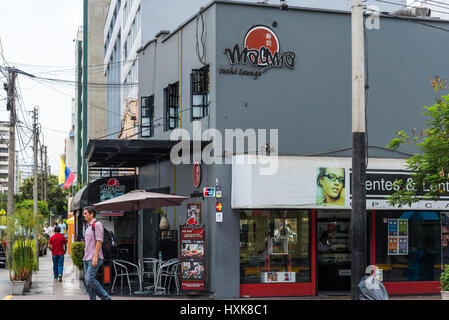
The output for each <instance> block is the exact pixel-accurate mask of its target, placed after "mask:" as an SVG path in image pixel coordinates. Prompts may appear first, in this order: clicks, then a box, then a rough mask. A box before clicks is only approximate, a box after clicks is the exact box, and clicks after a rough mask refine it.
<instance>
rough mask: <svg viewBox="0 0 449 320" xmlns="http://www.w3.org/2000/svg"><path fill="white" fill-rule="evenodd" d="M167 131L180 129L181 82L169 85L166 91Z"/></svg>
mask: <svg viewBox="0 0 449 320" xmlns="http://www.w3.org/2000/svg"><path fill="white" fill-rule="evenodd" d="M164 100H165V131H168V130H171V129H175V128H177V127H178V116H179V111H178V110H179V82H175V83H173V84H169V85H168V87H167V88H165V89H164Z"/></svg>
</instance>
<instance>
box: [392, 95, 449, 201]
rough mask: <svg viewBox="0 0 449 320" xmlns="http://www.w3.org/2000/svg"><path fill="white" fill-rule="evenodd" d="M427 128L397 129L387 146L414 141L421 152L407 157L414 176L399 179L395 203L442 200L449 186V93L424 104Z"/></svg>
mask: <svg viewBox="0 0 449 320" xmlns="http://www.w3.org/2000/svg"><path fill="white" fill-rule="evenodd" d="M424 109H425V110H426V111H425V112H424V113H423V114H424V115H425V116H426V117H427V120H426V122H425V123H426V125H427V126H428V128H427V129H424V130H423V131H420V132H415V131H414V130H412V132H411V133H410V134H409V133H407V132H405V131H404V130H401V131H399V132H397V136H396V138H393V139H392V140H391V141H390V143H389V144H387V147H389V148H391V149H392V150H397V149H398V148H399V147H400V146H401V145H403V144H406V143H413V144H414V145H416V147H417V148H418V153H417V154H415V155H413V156H411V157H410V158H408V159H407V161H406V168H407V169H409V170H411V172H412V173H411V177H410V178H411V179H408V181H406V182H404V181H402V180H396V181H395V185H396V186H398V188H399V190H398V191H396V192H395V193H394V194H393V195H392V196H391V197H389V198H388V199H387V202H388V203H389V204H391V205H393V206H394V205H398V206H400V207H401V206H403V205H409V206H411V204H412V203H414V202H418V201H420V200H433V201H435V200H438V199H439V198H440V196H441V195H442V194H443V193H444V192H445V191H446V192H447V191H448V189H449V188H447V187H448V186H449V156H448V155H449V95H446V96H444V95H443V96H441V99H438V100H437V103H436V104H435V105H433V106H431V107H424Z"/></svg>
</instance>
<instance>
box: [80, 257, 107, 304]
mask: <svg viewBox="0 0 449 320" xmlns="http://www.w3.org/2000/svg"><path fill="white" fill-rule="evenodd" d="M102 264H103V259H98V263H97V266H96V267H92V260H88V261H84V283H85V284H86V288H87V293H88V294H89V299H90V300H96V299H97V296H99V297H100V299H101V300H109V299H111V297H110V296H109V294H108V293H107V292H106V290H104V288H103V287H102V286H101V284H100V282H98V280H97V278H96V277H97V272H98V269H99V268H100V266H101V265H102Z"/></svg>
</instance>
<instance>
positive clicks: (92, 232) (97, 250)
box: [83, 207, 111, 300]
mask: <svg viewBox="0 0 449 320" xmlns="http://www.w3.org/2000/svg"><path fill="white" fill-rule="evenodd" d="M95 215H96V212H95V209H94V208H93V207H86V208H84V210H83V216H84V220H85V221H86V222H87V228H86V232H85V234H84V242H85V248H84V258H83V261H84V282H85V283H86V287H87V292H88V293H89V298H90V300H96V297H97V296H99V297H100V299H101V300H111V297H110V296H109V294H108V293H107V292H106V290H104V288H103V287H102V286H101V284H100V283H99V282H98V280H97V278H96V276H97V272H98V269H99V268H100V266H101V265H102V264H103V259H104V258H103V252H102V250H101V245H102V243H103V237H104V228H103V225H102V224H101V222H98V221H97V220H96V219H95Z"/></svg>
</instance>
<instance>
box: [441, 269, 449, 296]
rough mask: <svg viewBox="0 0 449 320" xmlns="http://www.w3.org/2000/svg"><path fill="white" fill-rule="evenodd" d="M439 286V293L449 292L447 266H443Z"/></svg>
mask: <svg viewBox="0 0 449 320" xmlns="http://www.w3.org/2000/svg"><path fill="white" fill-rule="evenodd" d="M440 284H441V287H440V288H441V291H449V265H445V266H444V270H443V272H441V274H440Z"/></svg>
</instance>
